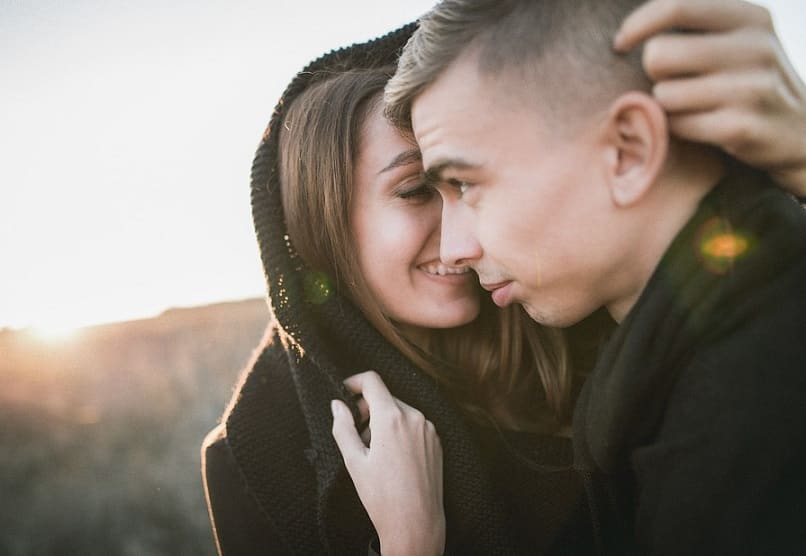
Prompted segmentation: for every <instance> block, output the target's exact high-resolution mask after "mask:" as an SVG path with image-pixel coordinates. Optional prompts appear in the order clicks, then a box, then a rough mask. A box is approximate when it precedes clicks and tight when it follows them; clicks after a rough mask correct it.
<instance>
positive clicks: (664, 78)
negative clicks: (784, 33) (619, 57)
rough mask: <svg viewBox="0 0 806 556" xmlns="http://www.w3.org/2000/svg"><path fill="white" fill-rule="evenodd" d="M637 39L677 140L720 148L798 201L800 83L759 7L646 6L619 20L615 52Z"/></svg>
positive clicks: (692, 0) (675, 2)
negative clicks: (764, 173) (763, 172)
mask: <svg viewBox="0 0 806 556" xmlns="http://www.w3.org/2000/svg"><path fill="white" fill-rule="evenodd" d="M667 31H668V32H667ZM691 31H695V33H692V32H691ZM644 40H646V44H645V45H644V52H643V63H644V69H645V70H646V72H647V74H648V75H649V76H650V77H651V78H652V79H653V80H654V81H655V82H656V84H655V87H654V91H653V92H654V94H655V97H656V98H657V99H658V101H659V102H660V103H661V104H662V105H663V106H664V107H665V109H666V110H667V112H668V114H669V123H670V128H671V130H672V132H673V133H674V134H675V135H677V136H678V137H682V138H684V139H688V140H691V141H699V142H703V143H711V144H714V145H718V146H720V147H722V148H723V149H724V150H725V151H727V152H728V153H729V154H731V155H733V156H734V157H736V158H737V159H739V160H741V161H743V162H745V163H747V164H750V165H752V166H756V167H758V168H761V169H764V170H767V171H768V172H769V173H770V175H771V176H772V177H773V178H775V179H776V180H777V181H778V182H780V183H781V184H782V185H783V186H785V187H786V188H787V189H789V190H790V191H791V192H793V193H795V194H796V195H798V196H799V197H803V196H806V85H804V83H803V81H802V80H801V79H800V78H799V77H798V74H797V73H796V72H795V70H794V68H793V67H792V65H791V64H790V62H789V60H788V59H787V57H786V54H785V53H784V51H783V48H782V47H781V43H780V42H779V40H778V37H777V36H776V35H775V30H774V29H773V25H772V19H771V17H770V13H769V12H768V11H767V10H766V9H764V8H762V7H760V6H757V5H755V4H751V3H749V2H744V1H742V0H708V1H703V0H650V1H649V2H647V3H646V4H644V5H643V6H641V7H640V8H638V9H637V10H636V11H635V12H633V13H632V14H631V15H630V16H629V17H628V18H627V19H626V20H625V21H624V23H623V24H622V27H621V30H620V31H619V33H618V34H617V36H616V38H615V41H614V47H615V48H616V50H618V51H622V52H626V51H628V50H630V49H632V48H633V47H635V46H637V45H638V44H639V43H641V42H642V41H644Z"/></svg>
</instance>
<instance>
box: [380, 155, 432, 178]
mask: <svg viewBox="0 0 806 556" xmlns="http://www.w3.org/2000/svg"><path fill="white" fill-rule="evenodd" d="M422 159H423V157H422V155H421V154H420V149H409V150H407V151H403V152H402V153H400V154H398V155H397V156H396V157H394V158H393V159H392V162H390V163H389V165H388V166H386V168H384V169H383V170H381V171H380V172H378V174H383V173H384V172H388V171H389V170H394V169H395V168H399V167H401V166H407V165H409V164H411V163H412V162H420V161H421V160H422Z"/></svg>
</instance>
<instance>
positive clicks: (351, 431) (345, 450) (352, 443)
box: [330, 400, 367, 469]
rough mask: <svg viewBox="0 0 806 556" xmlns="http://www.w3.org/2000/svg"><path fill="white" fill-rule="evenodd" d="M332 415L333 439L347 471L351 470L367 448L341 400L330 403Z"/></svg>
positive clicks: (365, 452)
mask: <svg viewBox="0 0 806 556" xmlns="http://www.w3.org/2000/svg"><path fill="white" fill-rule="evenodd" d="M330 409H331V411H332V413H333V429H332V432H333V438H334V439H335V440H336V445H337V446H338V447H339V451H340V452H341V455H342V457H343V458H344V464H345V465H346V466H347V469H353V468H354V466H355V464H356V462H357V460H358V458H359V457H362V456H366V454H367V447H366V446H365V445H364V443H363V442H362V440H361V437H360V436H359V435H358V431H357V430H356V428H355V423H353V415H352V413H350V409H349V408H348V407H347V405H345V403H344V402H342V401H341V400H333V401H331V402H330Z"/></svg>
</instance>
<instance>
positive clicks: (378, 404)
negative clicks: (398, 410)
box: [344, 371, 395, 414]
mask: <svg viewBox="0 0 806 556" xmlns="http://www.w3.org/2000/svg"><path fill="white" fill-rule="evenodd" d="M344 385H345V386H346V387H347V390H349V391H350V392H352V393H353V394H359V395H361V396H363V399H364V400H365V401H366V404H367V407H368V410H369V413H370V414H371V413H372V412H373V411H375V410H376V409H381V408H383V407H391V406H393V405H395V399H394V398H393V397H392V394H390V393H389V389H388V388H387V387H386V385H385V384H384V383H383V380H381V377H380V375H378V373H376V372H375V371H366V372H363V373H358V374H357V375H353V376H351V377H349V378H347V379H346V380H345V381H344ZM359 409H360V408H359Z"/></svg>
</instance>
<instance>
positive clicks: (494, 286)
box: [481, 280, 512, 292]
mask: <svg viewBox="0 0 806 556" xmlns="http://www.w3.org/2000/svg"><path fill="white" fill-rule="evenodd" d="M511 281H512V280H504V281H503V282H495V283H490V284H485V283H484V282H482V283H481V287H482V288H484V289H485V290H487V291H488V292H491V291H495V290H497V289H498V288H503V287H504V286H506V285H507V284H509V283H510V282H511Z"/></svg>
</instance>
